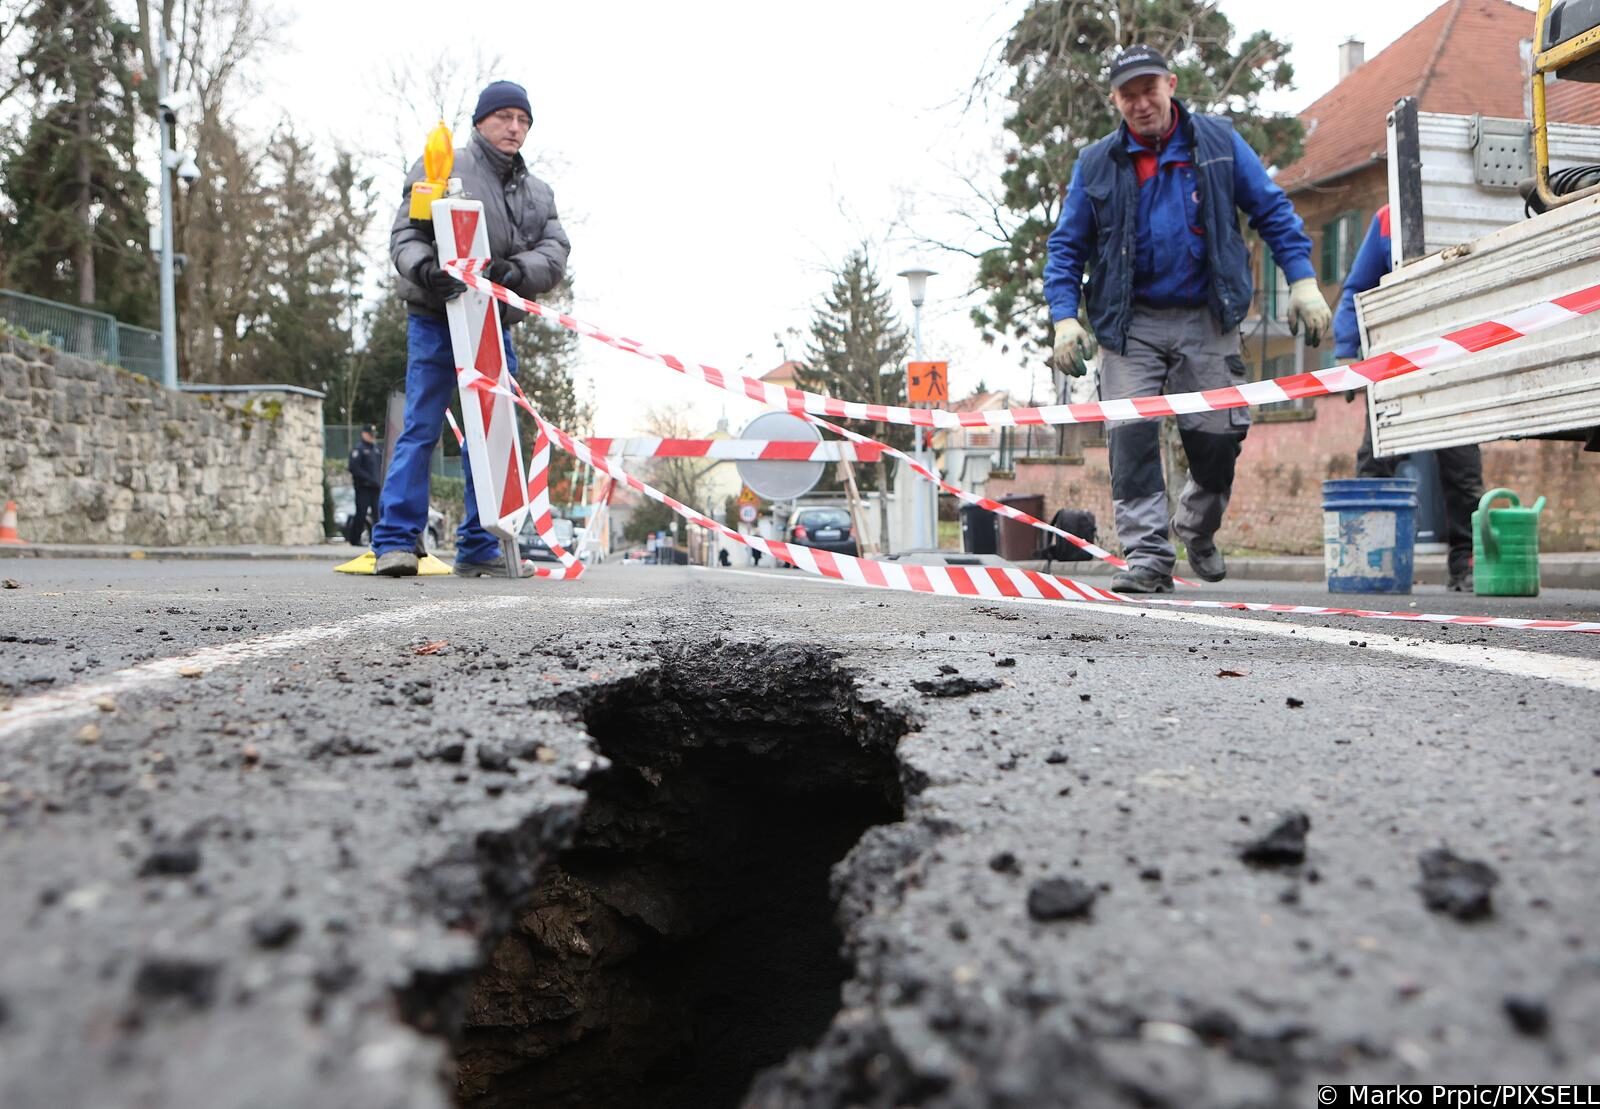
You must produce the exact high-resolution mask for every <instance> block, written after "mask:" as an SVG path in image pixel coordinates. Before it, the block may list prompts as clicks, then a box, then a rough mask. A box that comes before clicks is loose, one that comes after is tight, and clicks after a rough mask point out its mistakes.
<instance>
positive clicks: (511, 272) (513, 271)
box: [483, 258, 522, 293]
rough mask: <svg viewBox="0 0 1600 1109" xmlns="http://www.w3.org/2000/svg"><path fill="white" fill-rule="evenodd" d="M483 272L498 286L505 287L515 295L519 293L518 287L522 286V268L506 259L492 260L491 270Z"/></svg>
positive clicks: (490, 263)
mask: <svg viewBox="0 0 1600 1109" xmlns="http://www.w3.org/2000/svg"><path fill="white" fill-rule="evenodd" d="M483 272H484V276H486V277H487V278H488V279H489V280H490V281H493V282H494V283H495V284H496V285H504V286H505V287H506V288H508V289H510V290H511V291H512V292H513V293H514V292H516V291H517V286H518V285H520V284H522V268H521V267H520V266H518V265H517V264H516V263H515V262H512V261H510V260H508V259H505V258H491V259H490V260H489V268H488V269H486V270H484V271H483Z"/></svg>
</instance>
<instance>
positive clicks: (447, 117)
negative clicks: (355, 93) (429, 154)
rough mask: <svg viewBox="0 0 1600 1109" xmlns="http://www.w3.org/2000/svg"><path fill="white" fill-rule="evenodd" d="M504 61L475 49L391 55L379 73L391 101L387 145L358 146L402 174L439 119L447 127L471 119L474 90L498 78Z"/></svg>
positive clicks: (460, 127)
mask: <svg viewBox="0 0 1600 1109" xmlns="http://www.w3.org/2000/svg"><path fill="white" fill-rule="evenodd" d="M505 68H506V63H505V58H504V56H503V55H501V54H499V53H492V54H490V53H485V52H484V51H483V50H482V49H481V48H474V50H473V51H472V53H471V54H470V55H469V56H462V55H461V54H458V53H454V52H450V53H445V54H440V53H438V52H436V51H424V50H418V51H416V52H414V53H412V54H409V55H407V56H405V57H401V58H396V59H394V60H393V61H392V62H391V63H390V64H389V66H388V68H387V69H386V70H385V71H384V73H383V75H382V76H381V77H380V78H379V88H380V89H381V90H382V91H383V94H384V99H385V100H386V101H388V102H389V103H390V104H393V105H395V110H394V115H393V116H392V117H391V119H390V121H389V122H390V138H391V143H390V147H389V149H388V150H385V151H377V150H367V151H363V153H364V154H366V155H367V157H369V158H371V159H373V160H374V161H379V160H381V161H389V162H390V164H392V165H395V166H396V167H397V168H398V169H399V170H400V172H401V173H402V174H403V173H405V172H407V171H408V170H410V168H411V167H412V165H413V164H414V163H415V162H416V160H417V159H418V158H419V157H421V155H422V143H423V140H424V139H425V138H426V137H427V135H428V132H429V131H431V130H433V126H434V124H436V123H438V122H439V121H440V120H443V121H444V123H445V124H446V125H447V126H448V127H450V128H451V130H452V131H460V130H463V129H464V128H465V127H467V126H468V125H470V124H471V122H472V109H473V108H474V107H475V106H476V104H477V101H478V90H479V89H481V88H483V86H484V85H485V84H487V83H488V82H490V81H493V80H496V79H498V78H499V77H500V76H501V75H502V74H503V72H504V71H505Z"/></svg>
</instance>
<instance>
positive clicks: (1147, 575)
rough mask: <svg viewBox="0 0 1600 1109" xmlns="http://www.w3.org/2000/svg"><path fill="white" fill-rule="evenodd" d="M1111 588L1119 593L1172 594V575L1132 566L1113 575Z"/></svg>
mask: <svg viewBox="0 0 1600 1109" xmlns="http://www.w3.org/2000/svg"><path fill="white" fill-rule="evenodd" d="M1111 588H1112V590H1113V591H1115V592H1117V593H1171V592H1172V575H1171V574H1163V573H1160V572H1159V571H1156V570H1152V569H1150V567H1148V566H1130V567H1129V568H1128V569H1126V570H1119V571H1117V573H1116V574H1114V575H1112V578H1111Z"/></svg>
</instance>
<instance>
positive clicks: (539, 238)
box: [372, 81, 572, 577]
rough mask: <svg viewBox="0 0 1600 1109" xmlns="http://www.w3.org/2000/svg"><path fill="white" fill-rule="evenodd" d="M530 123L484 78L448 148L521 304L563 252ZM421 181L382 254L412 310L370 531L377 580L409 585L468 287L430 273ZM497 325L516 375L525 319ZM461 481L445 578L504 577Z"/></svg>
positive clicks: (430, 243)
mask: <svg viewBox="0 0 1600 1109" xmlns="http://www.w3.org/2000/svg"><path fill="white" fill-rule="evenodd" d="M532 126H533V109H532V107H530V106H529V103H528V93H527V90H526V89H524V88H523V87H522V86H521V85H518V84H516V83H514V82H512V81H494V82H492V83H490V84H489V85H488V86H486V87H485V88H484V90H483V91H482V92H481V93H479V94H478V104H477V107H475V108H474V109H473V111H472V138H471V140H470V141H469V142H468V143H467V145H466V146H465V147H462V148H460V149H458V150H457V151H456V158H455V165H454V167H453V168H452V170H451V173H450V175H451V176H452V177H456V178H459V179H460V181H461V187H462V190H463V192H464V193H465V194H466V195H467V196H468V197H470V198H471V199H473V200H479V201H482V202H483V217H484V227H485V229H486V231H487V232H488V235H489V256H490V257H491V258H492V259H493V261H491V262H490V263H489V267H488V270H487V273H488V277H489V279H490V280H491V281H494V282H496V283H497V284H500V285H504V286H505V287H506V288H508V289H511V290H514V291H515V292H517V293H520V294H521V295H522V296H525V297H528V298H530V299H532V298H534V297H537V296H539V295H540V294H542V293H547V292H549V291H550V290H551V289H553V288H555V287H556V286H557V285H559V284H561V279H562V278H563V277H564V276H566V272H567V254H568V253H569V252H570V251H571V249H572V244H571V242H569V241H568V239H567V233H566V231H565V230H564V229H563V228H562V226H561V219H560V217H559V216H558V215H557V214H556V199H555V193H554V192H553V191H552V190H551V188H550V186H549V185H547V184H545V183H544V182H543V181H541V180H539V178H537V177H535V176H533V174H531V173H529V172H528V167H527V164H526V163H525V162H524V161H523V160H522V153H521V151H522V144H523V143H524V142H526V141H527V139H528V129H529V128H530V127H532ZM420 180H422V160H421V159H420V158H419V159H418V160H417V164H416V165H414V166H412V167H411V173H410V174H409V175H408V176H407V177H406V187H405V193H404V195H403V197H402V199H401V202H400V211H399V212H398V213H397V214H396V215H395V219H394V227H393V229H392V230H391V231H390V232H389V257H390V259H391V260H393V262H394V268H395V270H396V272H397V273H398V274H399V280H398V281H397V282H396V285H397V287H398V290H399V293H400V298H401V299H402V300H404V301H405V302H406V309H407V311H408V312H409V314H410V318H409V320H408V325H407V331H406V419H405V429H404V430H403V431H401V433H400V437H399V439H398V440H397V441H396V443H395V449H394V457H393V458H392V459H391V460H390V463H389V473H388V476H387V477H386V478H385V480H384V483H383V499H382V501H381V502H380V504H379V508H378V523H377V526H375V527H374V528H373V529H372V550H373V553H374V554H376V555H377V556H378V562H377V567H376V572H377V573H379V574H381V575H383V576H385V577H410V576H412V575H414V574H415V573H416V572H417V555H416V549H417V539H418V537H419V536H420V535H421V534H422V529H423V528H424V527H425V526H426V525H427V521H428V463H429V459H430V457H431V456H432V454H433V447H434V444H435V443H437V442H438V441H439V435H440V433H441V432H442V431H443V430H444V414H445V410H446V409H447V408H449V406H450V398H451V397H453V396H455V393H456V367H455V356H454V354H453V353H452V351H451V348H450V328H449V325H448V324H447V323H446V322H445V313H444V306H445V302H446V301H449V300H453V299H454V298H455V297H457V296H459V295H460V294H461V292H462V291H463V290H464V289H465V288H466V286H465V285H463V284H462V283H461V282H460V281H457V280H456V279H455V278H454V277H452V276H450V275H449V274H448V273H446V272H445V271H444V270H443V269H441V268H440V266H439V257H438V251H437V250H436V249H435V248H434V238H433V225H432V224H431V223H425V222H422V221H418V222H415V223H414V222H412V220H411V214H410V201H411V186H412V185H414V184H415V183H416V182H418V181H420ZM500 313H501V315H500V318H501V320H502V321H503V322H504V324H505V343H506V364H507V366H508V367H509V368H510V370H511V372H512V373H513V374H515V373H516V372H517V357H516V355H515V354H514V353H512V350H511V328H512V327H513V326H515V324H516V323H517V321H519V320H521V319H522V318H523V317H524V316H525V315H527V313H525V312H521V311H519V310H517V309H515V308H512V307H510V306H508V305H501V307H500ZM463 472H464V474H465V475H466V485H467V489H466V493H467V498H466V518H465V519H464V520H463V521H462V522H461V526H460V528H458V529H457V530H456V566H455V571H456V573H457V574H460V575H462V576H463V577H484V576H499V577H504V576H506V575H507V574H508V573H509V572H510V571H509V569H508V568H507V566H506V564H505V562H504V561H503V560H502V559H501V557H500V541H499V540H498V539H496V538H495V537H494V536H493V535H491V534H490V533H489V532H488V531H486V530H485V529H484V527H483V526H482V524H481V523H480V522H479V520H478V499H477V495H476V494H475V493H474V492H473V486H472V467H470V466H466V467H463Z"/></svg>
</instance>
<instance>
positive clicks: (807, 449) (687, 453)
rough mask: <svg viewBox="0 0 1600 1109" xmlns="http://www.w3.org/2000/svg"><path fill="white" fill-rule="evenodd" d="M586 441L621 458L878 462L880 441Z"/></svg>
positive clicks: (643, 438)
mask: <svg viewBox="0 0 1600 1109" xmlns="http://www.w3.org/2000/svg"><path fill="white" fill-rule="evenodd" d="M583 442H584V445H585V446H587V447H588V448H589V449H590V450H592V451H594V452H595V453H596V454H611V455H617V456H619V457H622V458H717V459H724V460H733V461H739V462H839V461H841V460H843V461H849V462H876V461H878V460H879V459H880V458H882V457H883V452H884V450H885V449H886V448H885V447H884V446H883V445H882V444H880V443H874V442H872V441H871V440H868V441H867V442H865V443H836V442H821V443H815V442H811V441H809V440H805V439H797V440H783V439H657V438H654V437H650V436H634V437H632V438H628V439H601V438H596V437H590V438H588V439H585V440H584V441H583Z"/></svg>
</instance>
